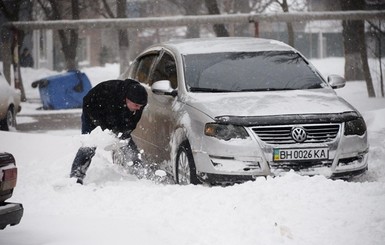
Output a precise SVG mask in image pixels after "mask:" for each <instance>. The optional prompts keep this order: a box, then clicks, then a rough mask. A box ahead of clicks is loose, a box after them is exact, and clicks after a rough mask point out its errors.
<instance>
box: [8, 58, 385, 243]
mask: <svg viewBox="0 0 385 245" xmlns="http://www.w3.org/2000/svg"><path fill="white" fill-rule="evenodd" d="M312 62H313V64H314V65H315V66H316V67H317V68H318V69H319V70H320V71H321V73H322V74H323V75H325V76H327V75H329V74H340V75H343V65H344V60H343V59H341V58H329V59H323V60H312ZM118 70H119V67H118V65H115V64H113V65H107V66H106V67H94V68H87V69H84V70H83V71H84V72H85V73H86V74H87V75H88V77H89V78H90V80H91V82H92V84H93V85H95V84H97V83H99V82H101V81H103V80H107V79H113V78H116V77H117V76H118ZM377 72H378V71H377ZM22 73H23V79H24V86H25V89H26V92H27V97H28V98H39V95H38V91H37V90H36V89H32V88H31V86H30V84H31V83H32V82H33V81H35V80H37V79H39V78H42V77H46V76H48V75H53V74H56V72H52V71H48V70H33V69H29V68H27V69H23V71H22ZM373 79H374V80H375V82H376V88H378V87H379V86H378V85H377V82H378V78H377V77H375V76H374V77H373ZM337 92H338V94H339V95H341V96H342V97H344V98H345V99H346V100H348V101H349V102H351V103H352V104H353V105H354V106H355V107H357V108H358V109H359V110H360V111H361V113H362V114H363V116H364V118H365V120H366V122H367V126H368V132H369V141H370V147H371V148H370V160H369V171H368V172H367V174H366V175H365V176H364V177H362V178H360V179H358V180H356V181H352V182H346V181H341V180H337V181H333V180H329V179H325V178H324V177H321V176H316V177H303V176H299V175H297V174H295V173H293V172H290V173H288V174H287V175H285V176H283V177H279V178H267V179H264V178H260V179H258V180H256V181H255V182H248V183H244V184H239V185H234V186H229V187H207V186H177V185H163V184H156V183H154V182H151V181H149V180H138V179H137V178H136V177H134V176H131V175H129V174H128V173H126V172H125V171H123V170H122V169H121V168H120V167H119V166H116V165H113V164H111V156H110V152H106V151H104V150H103V149H102V148H100V147H99V148H98V151H97V154H96V156H95V157H94V159H93V162H92V165H91V167H90V169H89V171H88V175H87V177H86V180H85V185H83V186H81V185H78V184H76V183H74V181H73V180H71V179H69V178H68V175H69V170H70V167H71V163H72V160H73V158H74V155H75V153H76V151H77V148H78V147H79V146H80V144H81V142H84V140H90V139H85V137H86V136H81V135H80V129H79V131H74V130H65V129H64V130H60V131H49V132H48V133H44V134H42V133H40V134H39V133H21V132H2V131H0V144H1V147H0V150H2V151H7V152H11V153H13V154H14V156H15V158H16V160H17V165H18V168H19V179H18V184H17V187H16V189H15V192H14V196H13V197H12V199H11V200H10V201H13V202H21V203H23V205H24V208H25V213H24V217H23V219H22V221H21V223H20V224H19V225H17V226H14V227H9V226H8V227H7V228H6V229H5V230H3V231H0V244H1V245H43V244H44V245H77V244H78V245H88V244H89V245H99V244H100V245H104V244H106V245H110V244H111V245H119V244H164V245H173V244H175V245H189V244H194V245H205V244H207V245H208V244H210V245H213V244H220V245H226V244H229V245H230V244H231V245H233V244H242V245H248V244H250V245H255V244H296V245H297V244H304V245H308V244H312V245H317V244H320V245H324V244H338V245H339V244H349V245H354V244H357V245H358V244H359V245H362V244H367V245H382V244H385V160H384V159H385V99H384V98H370V99H369V98H367V92H366V87H365V83H363V82H349V83H348V84H347V86H346V87H345V88H343V89H339V90H337ZM22 106H23V110H22V112H21V114H19V115H20V117H18V119H20V120H21V121H19V123H28V120H29V119H28V116H25V115H30V114H34V113H35V114H39V113H51V112H48V111H41V110H40V111H37V110H35V109H36V108H37V107H39V104H31V103H23V105H22ZM74 111H75V112H79V111H78V110H77V109H76V110H63V111H59V113H73V112H74ZM56 112H57V111H56ZM21 115H24V116H23V117H21ZM31 120H32V119H31ZM89 137H93V138H91V140H93V141H99V142H101V143H106V142H108V141H109V140H110V139H109V137H108V135H106V134H103V133H98V134H95V135H92V136H89Z"/></svg>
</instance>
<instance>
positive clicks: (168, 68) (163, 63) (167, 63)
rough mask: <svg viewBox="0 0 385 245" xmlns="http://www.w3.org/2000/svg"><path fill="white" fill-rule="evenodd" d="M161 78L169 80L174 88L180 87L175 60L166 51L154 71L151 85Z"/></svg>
mask: <svg viewBox="0 0 385 245" xmlns="http://www.w3.org/2000/svg"><path fill="white" fill-rule="evenodd" d="M160 80H169V81H170V82H171V87H172V88H173V89H176V88H177V87H178V80H177V72H176V64H175V60H174V58H173V57H172V56H171V55H170V54H168V53H164V54H163V55H162V57H161V59H160V61H159V62H158V64H157V65H156V67H155V70H154V73H153V75H152V76H151V78H150V85H152V84H153V83H154V82H156V81H160Z"/></svg>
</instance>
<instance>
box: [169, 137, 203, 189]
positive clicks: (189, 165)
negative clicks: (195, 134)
mask: <svg viewBox="0 0 385 245" xmlns="http://www.w3.org/2000/svg"><path fill="white" fill-rule="evenodd" d="M175 173H176V176H175V180H176V183H177V184H179V185H189V184H194V185H196V184H199V183H200V182H199V180H198V178H197V174H196V167H195V162H194V158H193V155H192V151H191V147H190V144H189V143H188V141H184V142H183V143H182V144H181V145H180V147H179V149H178V154H177V157H176V171H175Z"/></svg>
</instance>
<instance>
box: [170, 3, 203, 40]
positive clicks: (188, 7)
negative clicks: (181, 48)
mask: <svg viewBox="0 0 385 245" xmlns="http://www.w3.org/2000/svg"><path fill="white" fill-rule="evenodd" d="M168 1H169V2H171V3H173V4H174V5H176V6H177V7H178V8H180V9H183V10H184V12H185V15H199V10H200V9H201V6H202V0H195V1H184V0H168ZM199 36H200V28H199V25H194V26H188V27H187V32H186V38H197V37H199Z"/></svg>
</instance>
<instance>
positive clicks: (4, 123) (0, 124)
mask: <svg viewBox="0 0 385 245" xmlns="http://www.w3.org/2000/svg"><path fill="white" fill-rule="evenodd" d="M0 129H1V130H5V131H9V130H11V131H16V115H15V113H14V112H13V110H12V108H11V107H10V108H8V111H7V115H6V117H5V118H4V119H3V120H1V121H0Z"/></svg>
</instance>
